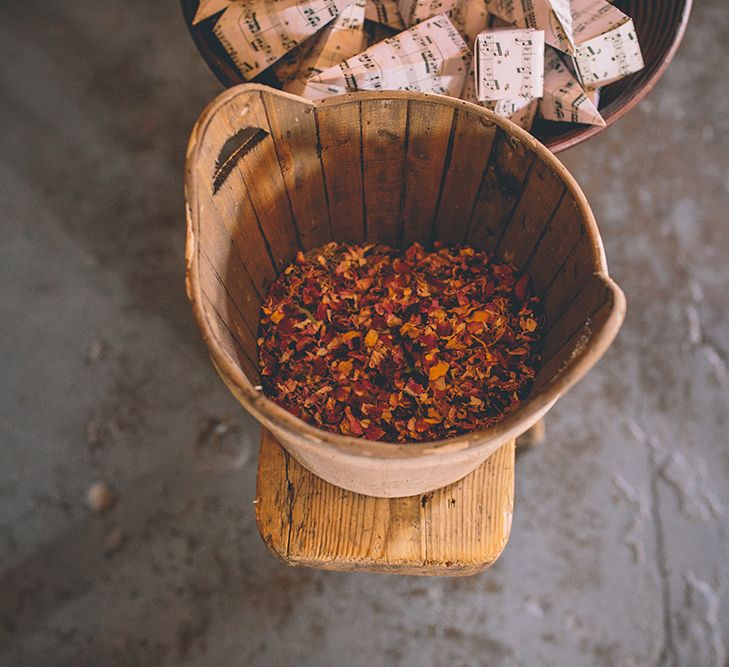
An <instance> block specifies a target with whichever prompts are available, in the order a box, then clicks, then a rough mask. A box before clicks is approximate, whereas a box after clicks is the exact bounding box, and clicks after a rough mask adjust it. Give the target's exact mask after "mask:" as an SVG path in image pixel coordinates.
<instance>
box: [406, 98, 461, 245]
mask: <svg viewBox="0 0 729 667" xmlns="http://www.w3.org/2000/svg"><path fill="white" fill-rule="evenodd" d="M452 121H453V109H452V108H450V107H447V106H444V105H441V104H430V103H427V102H421V101H419V102H417V103H411V102H410V103H409V111H408V149H407V157H406V165H405V179H404V180H405V182H404V186H403V187H404V195H403V202H402V233H401V237H402V245H403V246H405V247H407V246H409V245H411V244H412V243H415V242H418V243H422V244H426V243H427V242H428V240H429V238H430V232H431V229H432V227H433V218H434V213H435V210H436V207H437V205H438V195H439V193H440V186H441V182H442V180H443V173H442V172H443V166H444V164H445V158H446V153H447V151H448V142H449V139H450V127H451V123H452Z"/></svg>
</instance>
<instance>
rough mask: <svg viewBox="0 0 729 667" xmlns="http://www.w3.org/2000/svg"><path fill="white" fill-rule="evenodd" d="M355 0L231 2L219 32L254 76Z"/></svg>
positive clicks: (248, 76)
mask: <svg viewBox="0 0 729 667" xmlns="http://www.w3.org/2000/svg"><path fill="white" fill-rule="evenodd" d="M351 1H352V0H250V1H247V2H242V3H235V4H231V5H230V6H229V7H228V8H227V9H226V10H225V11H224V12H223V14H222V16H221V17H220V18H219V19H218V22H217V23H216V24H215V28H214V31H215V34H216V35H217V37H218V39H219V40H220V42H221V43H222V44H223V46H224V47H225V49H226V50H227V51H228V53H229V54H230V56H231V58H232V59H233V62H235V64H236V66H237V67H238V69H239V70H240V72H241V74H242V75H243V78H245V79H247V80H250V79H252V78H253V77H255V76H256V75H257V74H260V73H261V72H262V71H263V70H264V69H266V68H267V67H269V66H270V65H272V64H273V63H275V62H276V61H277V60H279V59H280V58H281V57H282V56H283V55H284V54H286V53H288V52H289V51H291V50H292V49H293V48H295V47H296V46H298V45H299V44H301V43H302V42H303V41H304V40H306V39H307V38H308V37H310V36H311V35H313V34H314V33H315V32H317V31H319V30H321V29H322V28H323V27H324V26H325V25H327V24H328V23H329V22H330V21H332V20H334V19H335V18H336V17H337V16H338V15H339V14H340V12H341V11H342V10H343V9H344V8H345V7H346V6H347V5H349V4H350V3H351Z"/></svg>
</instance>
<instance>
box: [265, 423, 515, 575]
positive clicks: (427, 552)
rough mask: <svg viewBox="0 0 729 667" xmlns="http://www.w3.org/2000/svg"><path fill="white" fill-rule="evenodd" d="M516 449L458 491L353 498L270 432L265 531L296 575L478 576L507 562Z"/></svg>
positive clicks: (502, 452) (509, 447) (504, 450)
mask: <svg viewBox="0 0 729 667" xmlns="http://www.w3.org/2000/svg"><path fill="white" fill-rule="evenodd" d="M514 450H515V444H514V441H513V440H512V441H510V442H508V443H507V444H506V445H504V446H503V447H501V448H500V449H499V450H498V451H497V452H496V453H495V454H494V455H493V456H491V457H490V458H489V459H487V460H486V462H484V463H483V464H482V465H481V466H480V467H479V468H477V469H476V470H475V471H474V472H472V473H471V474H469V475H467V476H466V477H464V478H463V479H461V480H460V481H458V482H456V483H455V484H451V485H450V486H447V487H445V488H443V489H439V490H437V491H433V492H431V493H427V494H425V495H421V496H410V497H407V498H373V497H370V496H363V495H359V494H357V493H353V492H351V491H345V490H344V489H341V488H339V487H336V486H333V485H332V484H329V483H328V482H325V481H324V480H322V479H320V478H319V477H317V476H316V475H314V474H313V473H311V472H309V471H308V470H306V469H305V468H304V467H303V466H301V465H300V464H299V463H298V462H297V461H296V460H295V459H294V458H293V457H291V455H290V454H289V453H288V452H287V451H286V450H284V449H283V447H281V445H279V443H278V442H277V441H276V439H275V438H274V437H273V436H272V435H271V434H270V433H269V432H268V431H267V430H266V429H264V430H263V434H262V437H261V449H260V453H259V458H258V479H257V485H256V500H255V503H256V522H257V524H258V530H259V532H260V534H261V537H262V538H263V541H264V542H265V543H266V545H267V546H268V548H269V549H270V550H271V551H272V552H273V554H274V555H275V556H276V557H277V558H279V559H280V560H282V561H283V562H284V563H286V564H288V565H292V566H304V567H315V568H320V569H324V570H343V571H367V572H389V573H393V574H415V575H455V576H458V575H469V574H475V573H477V572H480V571H481V570H483V569H485V568H487V567H488V566H489V565H491V564H492V563H493V562H494V561H496V559H497V558H498V557H499V555H500V554H501V552H502V551H503V549H504V547H505V546H506V542H507V540H508V538H509V532H510V530H511V517H512V511H513V507H514Z"/></svg>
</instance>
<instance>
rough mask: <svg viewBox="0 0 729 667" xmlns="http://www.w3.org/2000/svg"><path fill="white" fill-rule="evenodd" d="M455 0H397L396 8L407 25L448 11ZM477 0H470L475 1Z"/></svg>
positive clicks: (409, 25) (412, 24)
mask: <svg viewBox="0 0 729 667" xmlns="http://www.w3.org/2000/svg"><path fill="white" fill-rule="evenodd" d="M456 1H457V0H398V1H397V8H398V10H399V11H400V16H402V20H403V21H404V22H405V25H406V26H408V27H411V26H414V25H415V24H416V23H420V22H421V21H425V20H426V19H429V18H431V17H433V16H437V15H438V14H445V13H446V12H450V10H451V9H452V8H453V6H454V5H455V4H456ZM477 1H479V0H471V2H477Z"/></svg>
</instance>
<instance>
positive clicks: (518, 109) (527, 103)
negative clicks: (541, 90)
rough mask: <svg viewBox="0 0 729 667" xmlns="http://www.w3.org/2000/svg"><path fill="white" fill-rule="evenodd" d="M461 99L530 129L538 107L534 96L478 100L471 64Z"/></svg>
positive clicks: (537, 101)
mask: <svg viewBox="0 0 729 667" xmlns="http://www.w3.org/2000/svg"><path fill="white" fill-rule="evenodd" d="M461 99H464V100H466V101H467V102H473V103H474V104H478V105H479V106H482V107H485V108H486V109H490V110H491V111H493V112H494V113H497V114H498V115H499V116H503V117H504V118H508V119H509V120H510V121H511V122H512V123H516V124H517V125H518V126H519V127H521V128H523V129H525V130H530V129H531V127H532V125H533V124H534V119H535V118H536V115H537V110H538V108H539V100H538V99H536V98H531V99H530V98H527V97H517V98H515V99H512V100H494V101H490V102H480V101H479V100H478V99H477V97H476V81H475V76H474V72H473V66H472V68H471V71H470V72H469V75H468V77H466V83H465V85H464V87H463V92H462V93H461Z"/></svg>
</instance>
